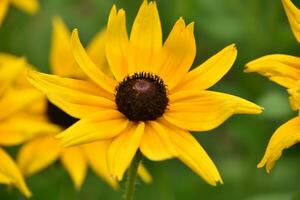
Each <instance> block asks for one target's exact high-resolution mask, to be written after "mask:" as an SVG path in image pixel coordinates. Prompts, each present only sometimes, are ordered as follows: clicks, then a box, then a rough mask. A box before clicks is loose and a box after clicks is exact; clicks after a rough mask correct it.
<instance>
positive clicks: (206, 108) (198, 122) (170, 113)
mask: <svg viewBox="0 0 300 200" xmlns="http://www.w3.org/2000/svg"><path fill="white" fill-rule="evenodd" d="M169 98H170V102H169V107H168V110H167V111H166V112H165V114H164V116H163V117H164V118H165V119H166V120H167V121H169V122H170V123H172V124H174V125H176V126H178V127H180V128H183V129H187V130H191V131H208V130H211V129H214V128H216V127H217V126H219V125H220V124H222V123H223V122H224V121H225V120H227V119H228V118H229V117H230V116H231V115H233V114H259V113H261V112H262V108H261V107H259V106H257V105H256V104H254V103H251V102H250V101H247V100H244V99H242V98H239V97H236V96H233V95H229V94H224V93H219V92H212V91H197V90H193V91H188V90H186V91H182V92H178V93H174V94H172V95H170V96H169Z"/></svg>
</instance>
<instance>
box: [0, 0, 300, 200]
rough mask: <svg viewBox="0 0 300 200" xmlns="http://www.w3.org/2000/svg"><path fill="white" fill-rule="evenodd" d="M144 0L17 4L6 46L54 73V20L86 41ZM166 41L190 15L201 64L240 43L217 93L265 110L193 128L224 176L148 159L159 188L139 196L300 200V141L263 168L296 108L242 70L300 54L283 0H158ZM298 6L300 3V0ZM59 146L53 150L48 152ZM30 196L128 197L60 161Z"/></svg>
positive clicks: (57, 199)
mask: <svg viewBox="0 0 300 200" xmlns="http://www.w3.org/2000/svg"><path fill="white" fill-rule="evenodd" d="M141 2H142V0H40V4H41V10H40V12H39V13H38V14H37V15H35V16H29V15H27V14H25V13H23V12H22V11H20V10H17V9H15V8H13V7H11V9H10V10H9V13H8V15H7V17H6V19H5V22H4V24H3V27H2V28H1V29H0V51H1V52H8V53H12V54H15V55H20V56H21V55H24V56H26V57H27V58H28V60H29V61H30V62H31V63H32V64H33V65H35V66H37V67H38V68H39V69H40V70H42V71H47V70H48V66H49V64H48V63H49V62H48V55H49V47H50V38H51V30H52V26H51V19H52V17H53V16H56V15H58V16H61V17H62V18H63V19H64V20H65V22H66V23H67V25H68V26H69V28H75V27H77V28H79V29H80V34H81V38H82V40H83V41H84V42H87V41H89V40H90V39H91V38H92V36H93V35H95V33H96V32H98V31H99V30H100V29H101V28H102V27H104V26H105V24H106V22H107V17H108V13H109V11H110V8H111V7H112V5H113V4H116V5H117V6H118V7H119V8H120V7H123V8H125V10H126V12H127V21H128V24H129V27H130V26H131V24H132V21H133V19H134V17H135V14H136V12H137V9H138V7H139V5H140V4H141ZM157 3H158V9H159V12H160V17H161V22H162V26H163V30H164V38H166V36H167V34H168V32H169V31H170V29H171V27H172V26H173V24H174V22H175V21H176V20H177V19H178V18H179V17H180V16H183V17H184V19H186V21H188V22H190V21H195V23H196V24H195V36H196V41H197V49H198V50H197V58H196V60H195V63H194V66H197V65H198V64H200V63H202V62H203V61H204V60H206V59H207V58H209V57H210V56H212V55H213V54H215V53H217V52H218V51H219V50H221V49H222V48H223V47H225V46H226V45H228V44H231V43H236V45H237V48H238V52H239V55H238V59H237V61H236V62H235V65H234V67H233V68H232V70H231V71H230V72H229V73H228V74H227V75H226V76H225V77H224V78H223V79H222V80H221V81H220V82H219V83H218V84H217V85H216V86H214V88H212V89H213V90H217V91H222V92H227V93H231V94H235V95H238V96H241V97H244V98H246V99H249V100H252V101H254V102H256V103H258V104H260V105H261V106H263V107H265V112H264V113H263V114H262V115H260V116H246V115H237V116H234V117H232V118H230V119H229V120H228V121H227V122H226V123H224V124H223V125H222V126H221V127H219V128H217V129H215V130H213V131H210V132H203V133H195V134H194V135H195V136H196V137H197V139H198V140H199V141H200V143H201V144H202V145H203V146H204V148H205V149H206V150H207V152H208V153H209V154H210V156H211V157H212V158H213V160H214V161H215V163H216V165H217V166H218V168H219V171H220V173H221V175H222V177H223V180H224V182H225V184H224V185H222V186H218V187H211V186H209V185H207V184H206V183H205V182H204V181H203V180H202V179H201V178H199V177H198V176H197V175H195V174H193V173H192V172H191V171H190V170H189V169H188V168H187V167H186V166H184V165H183V164H181V163H180V162H179V161H177V160H169V161H164V162H149V161H145V165H146V166H147V167H148V168H149V170H150V172H151V174H152V175H153V178H154V182H153V184H152V185H144V184H138V185H137V192H136V199H143V200H150V199H151V200H152V199H156V200H175V199H176V200H198V199H212V200H215V199H217V200H219V199H230V200H236V199H237V200H240V199H242V200H286V199H288V200H289V199H292V200H297V199H300V181H299V180H300V171H299V166H300V155H299V152H300V151H299V150H300V148H299V146H298V147H297V145H296V146H294V147H292V148H291V149H289V150H287V151H285V152H284V156H283V157H282V158H281V159H280V161H279V162H278V163H277V165H276V167H275V168H274V169H273V170H272V171H271V174H269V175H268V174H266V172H265V170H264V169H257V168H256V164H257V163H258V162H259V161H260V159H261V157H262V155H263V153H264V150H265V147H266V145H267V143H268V140H269V138H270V136H271V135H272V133H273V132H274V131H275V129H276V128H277V127H279V126H280V125H281V124H283V123H284V122H286V121H287V120H288V119H290V118H292V117H293V116H295V115H296V113H295V112H292V111H291V109H290V108H289V104H288V98H287V97H288V95H287V93H286V91H285V90H284V89H283V88H281V87H279V86H277V85H276V84H274V83H272V82H270V81H268V80H267V79H266V78H264V77H261V76H259V75H257V74H245V73H243V66H244V64H245V63H247V62H248V61H250V60H252V59H254V58H258V57H260V56H263V55H267V54H271V53H286V54H291V55H298V51H299V49H300V48H299V46H298V44H297V42H296V40H295V39H294V37H293V35H292V32H291V31H290V28H289V24H288V21H287V18H286V16H285V13H284V10H283V7H282V5H281V2H280V0H264V1H261V0H173V1H167V0H158V1H157ZM295 3H296V5H298V6H300V2H299V4H297V2H295ZM49 151H51V149H49ZM27 182H28V185H29V186H30V188H31V190H32V192H33V194H34V196H33V198H32V200H79V199H84V200H96V199H97V200H98V199H120V197H121V196H122V192H123V191H122V190H121V191H119V192H115V191H113V190H112V189H111V188H110V187H109V186H107V185H106V184H105V183H104V182H103V181H102V180H100V179H99V178H97V177H96V176H95V175H94V174H92V173H89V174H88V177H87V179H86V181H85V183H84V185H83V187H82V189H81V191H79V192H78V191H75V189H74V187H73V184H72V183H71V180H70V178H69V176H68V175H67V173H66V171H65V170H64V169H63V168H62V167H61V165H60V164H59V163H56V164H55V165H53V166H52V167H50V168H48V169H47V170H45V171H43V172H41V173H39V174H37V175H35V176H33V177H31V178H29V179H27ZM0 199H1V200H14V199H24V198H23V197H22V196H21V195H20V194H19V192H18V191H16V190H12V189H11V188H7V187H5V186H1V187H0Z"/></svg>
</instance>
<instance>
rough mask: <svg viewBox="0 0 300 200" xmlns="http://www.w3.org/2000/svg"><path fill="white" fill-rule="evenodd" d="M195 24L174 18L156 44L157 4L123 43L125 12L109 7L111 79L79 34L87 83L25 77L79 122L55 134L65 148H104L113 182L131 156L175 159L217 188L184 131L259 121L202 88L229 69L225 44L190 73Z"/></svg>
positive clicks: (210, 168) (251, 107) (74, 45)
mask: <svg viewBox="0 0 300 200" xmlns="http://www.w3.org/2000/svg"><path fill="white" fill-rule="evenodd" d="M193 31H194V23H190V24H188V25H186V24H185V22H184V20H183V19H182V18H180V19H179V20H178V21H177V22H176V23H175V25H174V27H173V29H172V31H171V33H170V34H169V36H168V38H167V40H166V41H165V43H164V44H163V45H162V30H161V24H160V19H159V14H158V10H157V7H156V3H155V2H150V3H148V2H147V1H146V0H145V1H144V2H143V4H142V5H141V7H140V9H139V11H138V14H137V16H136V18H135V21H134V24H133V27H132V29H131V35H130V38H128V35H127V30H126V22H125V11H124V10H123V9H120V10H117V8H116V6H113V8H112V10H111V12H110V16H109V20H108V25H107V31H106V36H105V53H106V58H107V61H108V64H109V67H110V71H111V74H112V75H113V77H111V76H108V75H106V74H105V73H104V72H103V71H102V70H101V68H100V67H101V66H97V64H95V62H94V61H93V60H92V59H91V58H90V57H89V55H88V54H87V52H86V51H85V49H84V48H83V46H82V44H81V42H80V40H79V36H78V31H77V30H76V29H75V30H74V31H73V33H72V36H71V49H72V53H73V56H74V58H75V60H76V62H77V64H78V65H79V67H80V68H81V70H82V71H83V72H84V73H85V74H86V75H87V76H88V77H89V79H88V80H86V81H78V80H76V79H71V78H63V77H59V76H55V75H47V74H43V73H38V72H31V73H30V74H29V80H30V82H31V83H32V84H33V85H34V86H36V87H37V88H39V89H40V90H42V91H43V92H44V93H45V94H46V95H47V97H48V99H49V100H50V101H51V102H52V103H54V104H55V105H57V106H58V107H60V108H61V109H62V110H64V111H65V112H67V113H68V114H69V115H71V116H73V117H75V118H79V119H80V120H79V121H78V122H77V123H75V124H74V125H73V126H71V127H70V128H68V129H66V130H65V131H64V132H63V133H61V134H60V135H59V138H61V141H62V143H63V145H65V146H74V145H78V144H82V143H89V142H93V141H107V142H108V149H107V152H106V154H107V163H108V169H109V172H110V174H111V175H112V177H114V178H117V179H118V180H121V179H122V178H123V175H124V172H125V171H126V169H127V168H128V167H129V165H130V163H131V161H132V159H133V158H134V156H135V154H136V153H137V151H140V152H141V153H142V154H143V155H144V156H145V157H147V158H149V159H150V160H153V161H160V160H165V159H170V158H173V157H175V158H178V159H180V160H181V161H182V162H184V163H185V164H186V165H187V166H189V167H190V168H191V169H192V170H193V171H194V172H196V173H197V174H198V175H200V176H201V177H203V179H204V180H206V181H207V182H208V183H209V184H211V185H216V184H217V183H218V182H222V180H221V177H220V175H219V172H218V170H217V168H216V166H215V165H214V163H213V161H212V160H211V159H210V158H209V156H208V155H207V153H206V152H205V150H204V149H203V148H202V147H201V146H200V144H199V143H198V142H197V140H196V139H194V137H193V136H192V135H191V133H190V132H189V131H207V130H211V129H213V128H216V127H217V126H219V125H220V124H221V123H223V122H224V121H225V120H226V119H227V118H229V117H230V116H231V115H233V114H237V113H240V114H244V113H248V114H258V113H261V108H260V107H259V106H257V105H255V104H254V103H251V102H249V101H246V100H244V99H241V98H239V97H236V96H232V95H228V94H223V93H219V92H212V91H207V90H206V89H207V88H209V87H211V86H212V85H214V84H215V83H216V82H217V81H219V80H220V79H221V78H222V77H223V76H224V75H225V74H226V72H227V71H228V70H229V69H230V67H231V66H232V64H233V62H234V60H235V58H236V55H237V51H236V48H235V46H234V45H230V46H228V47H226V48H224V49H223V50H221V51H220V52H219V53H217V54H216V55H214V56H213V57H212V58H210V59H209V60H208V61H206V62H205V63H203V64H202V65H201V66H199V67H197V68H196V69H194V70H191V71H189V69H190V67H191V65H192V63H193V61H194V58H195V54H196V44H195V38H194V33H193Z"/></svg>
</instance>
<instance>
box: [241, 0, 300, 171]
mask: <svg viewBox="0 0 300 200" xmlns="http://www.w3.org/2000/svg"><path fill="white" fill-rule="evenodd" d="M282 3H283V6H284V9H285V11H286V14H287V17H288V19H289V22H290V25H291V28H292V31H293V33H294V35H295V37H296V39H297V40H298V42H300V31H299V30H300V22H299V20H298V19H299V18H300V11H299V10H298V9H297V7H296V6H295V5H293V4H292V2H291V1H290V0H282ZM245 71H246V72H258V73H259V74H261V75H263V76H266V77H268V78H269V79H270V80H271V81H273V82H275V83H277V84H279V85H281V86H283V87H285V88H286V89H287V90H288V93H289V94H290V104H291V107H292V109H293V110H299V109H300V96H299V95H300V93H299V91H300V87H299V86H300V85H299V83H300V82H299V81H300V58H299V57H295V56H290V55H281V54H273V55H267V56H264V57H261V58H258V59H256V60H254V61H251V62H249V63H247V64H246V70H245ZM299 130H300V117H299V116H297V117H295V118H293V119H291V120H290V121H288V122H287V123H285V124H283V125H282V126H280V127H279V128H278V129H277V130H276V131H275V133H274V134H273V136H272V137H271V139H270V142H269V144H268V147H267V150H266V152H265V155H264V157H263V159H262V160H261V162H260V163H259V164H258V167H259V168H261V167H263V166H265V165H266V170H267V172H268V173H269V172H270V170H271V169H272V168H273V166H274V165H275V162H276V161H277V160H278V159H279V158H280V156H281V154H282V151H283V150H284V149H286V148H289V147H290V146H292V145H294V144H295V143H297V142H298V141H299V140H300V134H299Z"/></svg>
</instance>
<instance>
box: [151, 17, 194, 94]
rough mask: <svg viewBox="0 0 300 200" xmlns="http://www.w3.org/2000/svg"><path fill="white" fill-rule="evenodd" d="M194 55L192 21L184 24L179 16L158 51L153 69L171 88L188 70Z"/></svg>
mask: <svg viewBox="0 0 300 200" xmlns="http://www.w3.org/2000/svg"><path fill="white" fill-rule="evenodd" d="M195 56H196V42H195V37H194V23H191V24H189V25H188V26H186V25H185V22H184V20H183V19H182V18H180V19H179V20H178V21H177V22H176V24H175V25H174V27H173V29H172V31H171V33H170V34H169V37H168V38H167V40H166V42H165V44H164V45H163V47H162V49H161V51H160V53H159V56H158V58H157V59H158V60H157V61H156V62H157V64H156V65H155V68H156V69H154V71H157V73H158V75H160V76H161V77H162V79H163V80H164V82H165V84H166V85H167V86H168V89H169V90H171V89H172V88H173V87H175V86H176V85H177V83H178V82H180V80H181V79H182V78H183V77H184V75H185V74H186V73H187V72H188V71H189V69H190V67H191V66H192V64H193V62H194V59H195Z"/></svg>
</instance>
